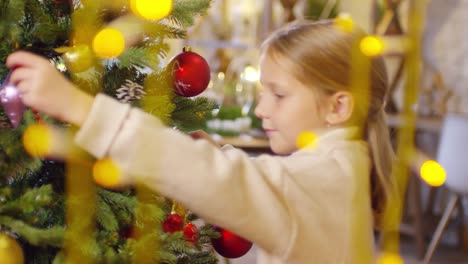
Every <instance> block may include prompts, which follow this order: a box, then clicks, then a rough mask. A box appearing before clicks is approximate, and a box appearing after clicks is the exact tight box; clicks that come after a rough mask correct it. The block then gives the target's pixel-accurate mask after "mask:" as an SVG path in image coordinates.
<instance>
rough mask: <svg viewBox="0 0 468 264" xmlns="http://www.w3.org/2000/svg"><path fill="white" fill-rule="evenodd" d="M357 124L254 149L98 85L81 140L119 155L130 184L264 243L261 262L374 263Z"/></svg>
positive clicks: (96, 150) (366, 165)
mask: <svg viewBox="0 0 468 264" xmlns="http://www.w3.org/2000/svg"><path fill="white" fill-rule="evenodd" d="M356 132H357V129H356V128H340V129H335V130H333V131H331V132H329V133H326V134H324V135H323V136H320V137H319V139H318V145H317V146H316V147H315V148H313V149H304V150H300V151H297V152H295V153H293V154H292V155H290V156H286V157H279V156H269V155H261V156H259V157H256V158H250V157H248V156H247V155H246V154H245V153H244V152H242V151H241V150H238V149H235V148H232V147H225V148H223V149H222V150H221V151H220V150H219V149H218V148H216V147H215V146H213V145H211V144H210V143H208V142H206V141H204V140H198V141H195V140H193V139H191V138H190V137H188V136H186V135H184V134H183V133H180V132H178V131H175V130H173V129H171V128H168V127H165V126H163V125H162V124H161V122H160V121H159V120H158V119H157V118H155V117H153V116H151V115H149V114H146V113H144V112H143V111H141V110H138V109H135V108H130V106H129V105H124V104H121V103H119V102H117V101H115V100H113V99H111V98H110V97H107V96H105V95H102V94H100V95H98V96H97V97H96V99H95V101H94V104H93V106H92V109H91V112H90V114H89V116H88V117H87V119H86V121H85V123H84V124H83V126H82V127H81V129H80V130H79V131H78V133H77V135H76V137H75V142H76V143H77V144H78V145H79V146H81V147H83V148H84V149H86V150H87V151H88V152H90V153H91V154H93V155H94V156H96V157H98V158H102V157H104V156H109V157H111V158H112V159H113V160H114V161H115V162H116V163H117V164H118V165H119V166H120V168H121V169H122V171H124V172H125V176H124V178H123V179H122V182H123V183H135V182H137V181H141V182H144V183H145V184H147V185H148V186H149V187H150V188H153V189H155V190H158V191H159V192H161V193H162V194H163V195H165V196H167V197H170V198H173V199H175V200H177V201H179V202H181V203H183V204H184V205H186V206H187V207H188V208H189V209H190V210H192V211H193V212H195V213H196V214H197V215H199V216H200V217H202V218H203V219H204V220H205V221H207V222H209V223H212V224H216V225H219V226H221V227H224V228H227V229H229V230H231V231H233V232H235V233H237V234H238V235H240V236H243V237H245V238H246V239H248V240H250V241H252V242H254V243H256V245H257V246H258V247H259V248H260V252H259V257H258V262H257V263H259V264H279V263H290V264H305V263H320V264H325V263H359V264H366V263H372V260H373V251H374V250H373V235H372V220H371V219H372V217H371V215H372V214H371V203H370V194H369V192H370V191H369V171H370V161H369V155H368V149H367V145H366V143H365V142H364V141H362V140H359V139H358V137H357V133H356Z"/></svg>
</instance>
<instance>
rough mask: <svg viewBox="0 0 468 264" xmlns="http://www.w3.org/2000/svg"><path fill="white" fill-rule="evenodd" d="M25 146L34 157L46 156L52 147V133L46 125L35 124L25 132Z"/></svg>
mask: <svg viewBox="0 0 468 264" xmlns="http://www.w3.org/2000/svg"><path fill="white" fill-rule="evenodd" d="M23 146H24V149H25V150H26V152H28V153H29V154H30V155H31V156H33V157H46V156H47V154H49V153H50V150H51V148H52V134H51V131H50V129H49V128H48V127H47V126H46V125H42V124H33V125H30V126H28V127H27V128H26V130H25V131H24V134H23Z"/></svg>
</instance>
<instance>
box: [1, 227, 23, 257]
mask: <svg viewBox="0 0 468 264" xmlns="http://www.w3.org/2000/svg"><path fill="white" fill-rule="evenodd" d="M0 261H1V263H4V264H23V263H24V255H23V249H22V248H21V246H20V245H19V244H18V242H16V240H14V239H13V238H11V237H10V236H8V235H6V234H3V233H0Z"/></svg>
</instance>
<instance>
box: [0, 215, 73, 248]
mask: <svg viewBox="0 0 468 264" xmlns="http://www.w3.org/2000/svg"><path fill="white" fill-rule="evenodd" d="M0 225H2V226H6V227H8V228H10V229H11V230H14V232H15V233H16V234H18V235H19V236H20V237H22V238H24V239H26V240H27V241H28V243H30V244H32V245H36V246H39V245H41V246H46V245H49V246H54V247H60V246H62V245H63V237H64V233H65V229H64V228H63V227H61V226H54V227H50V228H47V229H40V228H36V227H33V226H31V225H28V224H27V223H25V222H23V221H20V220H16V219H14V218H12V217H8V216H0Z"/></svg>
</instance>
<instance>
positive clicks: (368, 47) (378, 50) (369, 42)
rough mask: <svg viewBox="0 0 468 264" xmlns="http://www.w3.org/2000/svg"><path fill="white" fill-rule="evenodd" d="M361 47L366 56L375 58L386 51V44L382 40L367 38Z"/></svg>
mask: <svg viewBox="0 0 468 264" xmlns="http://www.w3.org/2000/svg"><path fill="white" fill-rule="evenodd" d="M359 47H360V49H361V51H362V53H364V55H366V56H369V57H373V56H377V55H380V54H382V52H383V51H384V42H383V40H382V38H379V37H376V36H367V37H364V38H363V39H362V40H361V43H360V46H359Z"/></svg>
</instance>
